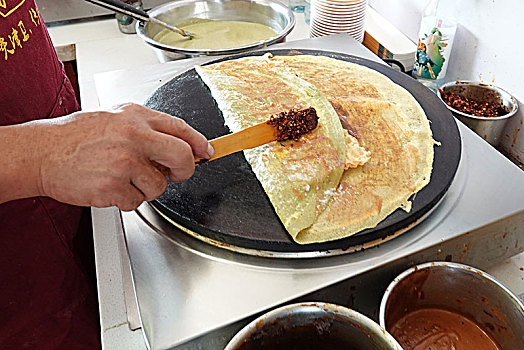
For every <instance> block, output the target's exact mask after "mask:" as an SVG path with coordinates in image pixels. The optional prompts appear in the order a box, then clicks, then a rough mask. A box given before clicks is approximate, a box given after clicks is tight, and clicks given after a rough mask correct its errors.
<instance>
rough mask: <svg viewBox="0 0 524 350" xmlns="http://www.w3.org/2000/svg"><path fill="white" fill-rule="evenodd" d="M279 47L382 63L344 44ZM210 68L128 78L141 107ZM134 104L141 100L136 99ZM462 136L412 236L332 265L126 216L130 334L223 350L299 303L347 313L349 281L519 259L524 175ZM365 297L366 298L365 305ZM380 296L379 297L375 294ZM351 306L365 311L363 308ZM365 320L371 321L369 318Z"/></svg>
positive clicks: (172, 68)
mask: <svg viewBox="0 0 524 350" xmlns="http://www.w3.org/2000/svg"><path fill="white" fill-rule="evenodd" d="M282 46H283V47H292V48H297V49H301V48H302V49H307V48H313V49H325V50H331V51H340V52H345V53H350V54H354V55H360V56H364V57H366V58H369V59H374V60H377V58H376V57H374V56H373V55H372V54H371V53H370V52H368V51H367V50H365V49H364V48H362V46H360V45H359V44H358V43H356V42H355V41H354V40H352V39H350V38H349V37H348V36H344V35H339V36H333V37H325V38H320V39H314V40H304V41H299V42H293V43H288V44H283V45H282ZM204 60H206V59H205V58H204V59H198V60H195V61H193V60H184V61H177V62H170V63H167V64H164V65H158V66H150V67H146V68H144V67H142V68H141V69H140V70H137V71H136V72H129V73H130V74H133V78H134V79H135V82H136V84H135V85H134V88H135V89H136V87H137V86H141V87H142V90H143V91H142V94H143V97H144V98H145V97H146V96H147V95H149V94H150V93H151V92H153V91H154V90H155V89H156V87H158V86H159V85H161V84H162V82H163V81H164V82H165V81H167V79H169V77H172V76H173V75H175V74H177V72H181V71H183V70H185V69H187V68H188V67H191V66H192V65H193V64H195V63H196V64H198V63H202V61H204ZM117 76H118V77H122V78H124V77H125V75H123V74H121V73H119V74H118V75H115V76H112V77H109V76H106V77H105V79H101V80H100V81H99V82H97V90H98V94H99V96H100V97H102V96H104V94H105V92H108V91H110V90H111V89H114V87H115V86H119V85H118V81H115V80H114V79H112V80H111V79H109V78H114V77H117ZM95 80H96V79H95ZM108 81H111V82H112V83H111V84H107V82H108ZM115 84H116V85H115ZM133 94H134V96H137V92H136V91H134V92H133ZM117 95H119V96H116V97H115V100H112V101H105V102H108V103H107V104H114V103H118V102H122V100H118V98H122V97H123V96H126V94H125V91H124V92H122V91H120V92H119V94H117ZM106 96H107V94H106ZM459 130H460V133H461V137H462V142H463V149H462V158H461V162H460V165H459V168H458V171H457V174H456V176H455V179H454V182H453V184H452V185H451V187H450V188H449V190H448V192H447V194H446V196H445V197H444V198H443V199H442V200H441V202H440V203H439V205H438V206H436V207H435V208H434V210H433V211H432V212H431V213H430V214H429V215H428V216H427V217H426V218H425V219H424V220H423V221H422V222H420V223H419V224H418V225H416V226H415V227H414V228H412V229H410V230H409V231H407V232H404V233H402V234H400V235H399V236H398V237H396V238H394V239H391V240H389V241H387V242H384V243H381V244H379V245H376V246H374V247H372V248H368V249H360V248H366V247H360V248H359V249H357V250H353V251H351V252H348V253H347V254H342V255H340V254H339V255H336V256H325V255H326V254H322V252H319V254H318V256H316V257H314V258H313V257H308V258H303V257H293V259H290V257H271V256H267V255H266V256H252V255H247V254H243V253H242V252H241V251H240V252H238V251H231V250H228V249H223V248H221V247H218V246H215V245H212V244H209V243H208V242H205V241H202V240H199V239H196V238H195V237H192V236H191V235H188V234H187V233H185V232H183V231H182V230H180V229H179V228H177V227H175V226H174V225H172V224H171V223H169V222H168V221H167V220H165V219H164V218H163V217H161V216H160V215H159V214H158V213H157V212H156V211H155V210H154V209H153V208H151V207H150V206H149V205H148V204H143V205H142V206H141V207H139V208H138V210H136V211H134V212H129V213H124V212H122V213H120V215H121V227H119V230H118V231H119V232H120V238H121V257H122V262H123V267H124V271H123V272H124V277H127V279H126V280H125V281H124V282H125V283H124V284H125V285H127V286H128V287H129V288H128V289H127V291H126V304H127V306H128V316H129V319H130V324H131V325H132V326H133V327H141V328H142V331H143V333H144V338H145V340H146V342H147V344H148V347H150V348H152V349H169V348H176V347H180V348H188V347H189V348H191V347H192V346H193V347H194V348H199V347H200V348H206V349H208V348H217V349H218V348H221V347H223V345H224V343H225V342H226V341H227V339H228V337H229V336H232V334H231V333H232V332H234V331H235V330H236V329H238V327H240V326H241V325H242V324H244V323H245V322H247V320H249V319H250V318H252V317H253V316H254V315H256V314H258V313H260V312H263V311H265V310H268V309H270V308H272V307H275V306H278V305H280V304H283V303H287V302H290V301H292V300H296V299H298V298H317V299H319V298H323V299H324V300H326V301H332V302H339V303H345V304H346V305H347V304H348V303H349V304H351V303H350V302H348V301H347V300H349V299H350V298H349V295H350V294H352V293H353V294H354V293H355V292H356V291H355V290H350V289H347V288H349V287H348V284H347V283H348V282H347V281H354V280H355V279H356V278H361V281H360V282H359V283H360V284H361V286H362V285H363V283H367V285H373V283H371V282H370V281H373V282H375V280H374V279H373V278H374V277H373V273H374V271H379V270H388V269H389V270H388V271H391V269H392V268H393V267H395V268H396V269H398V268H403V267H404V266H408V265H410V264H413V263H418V262H421V261H428V260H445V259H447V260H453V261H462V262H465V263H470V264H472V265H475V266H477V267H483V266H486V264H488V263H489V261H490V259H491V261H495V260H496V261H500V260H501V259H503V258H505V257H508V256H511V255H514V254H516V253H517V252H519V251H522V248H520V247H519V244H518V241H519V240H520V242H523V241H524V224H523V222H524V218H523V217H524V172H522V170H520V169H519V168H518V167H516V166H515V165H514V164H513V163H511V162H510V161H509V160H507V159H506V158H505V157H503V156H502V155H501V154H500V153H498V152H497V151H496V150H495V149H494V148H492V147H491V146H490V145H489V144H488V143H486V142H485V141H484V140H482V139H481V138H479V137H478V136H477V135H476V134H474V133H473V132H472V131H470V130H469V129H468V128H467V127H465V126H464V125H462V124H461V123H459ZM508 242H511V243H508ZM401 266H402V267H401ZM362 276H364V277H362ZM366 276H367V277H366ZM387 276H388V277H387V278H389V276H391V278H393V277H394V274H393V275H391V274H387ZM377 284H378V282H377ZM366 289H367V287H364V288H363V289H362V288H361V289H360V293H361V294H360V295H362V293H366ZM382 291H383V290H380V288H378V290H375V294H376V293H379V294H380V293H381V292H382ZM369 294H372V293H371V292H369ZM348 298H349V299H348ZM363 304H365V303H363ZM347 306H353V307H355V308H356V309H357V310H359V305H347ZM133 307H135V308H136V311H137V313H134V312H133V310H132V309H133ZM377 307H378V305H377ZM371 308H372V307H371ZM359 311H361V312H364V313H368V314H369V313H372V310H371V309H369V310H359ZM202 344H208V345H202ZM209 344H213V345H209Z"/></svg>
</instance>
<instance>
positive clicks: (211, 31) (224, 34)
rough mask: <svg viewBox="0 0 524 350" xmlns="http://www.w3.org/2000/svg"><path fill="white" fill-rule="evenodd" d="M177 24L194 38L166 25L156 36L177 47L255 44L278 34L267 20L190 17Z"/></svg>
mask: <svg viewBox="0 0 524 350" xmlns="http://www.w3.org/2000/svg"><path fill="white" fill-rule="evenodd" d="M176 26H177V27H179V28H182V29H184V30H186V31H188V32H190V33H192V34H194V35H195V36H194V38H193V39H191V40H189V39H188V38H184V37H182V36H181V35H180V34H178V33H176V32H173V31H171V30H169V29H164V30H162V31H161V32H160V33H158V34H157V35H155V36H154V38H153V39H154V40H156V41H158V42H159V43H162V44H166V45H170V46H175V47H183V48H187V49H197V50H206V49H207V50H218V49H229V48H232V47H239V46H244V45H249V44H253V43H256V42H258V41H262V40H266V39H268V38H271V37H273V36H275V35H276V34H277V33H276V32H275V31H274V30H273V29H271V28H270V27H268V26H266V25H264V24H260V23H252V22H241V21H214V20H209V19H200V18H190V19H187V20H184V21H182V22H180V23H178V24H176Z"/></svg>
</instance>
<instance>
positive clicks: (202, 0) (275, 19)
mask: <svg viewBox="0 0 524 350" xmlns="http://www.w3.org/2000/svg"><path fill="white" fill-rule="evenodd" d="M148 14H149V16H150V17H156V18H158V19H160V20H162V21H164V22H167V23H169V24H172V25H177V24H179V23H181V22H184V21H187V20H191V19H194V18H197V19H202V20H214V21H242V22H251V23H258V24H262V25H266V26H268V27H269V28H271V29H273V31H275V32H276V34H275V35H272V36H271V37H268V38H267V39H264V40H259V41H256V42H253V43H250V44H246V45H242V46H236V47H229V48H224V49H221V48H219V49H217V48H214V49H208V48H204V49H194V48H185V47H179V46H172V45H168V44H165V43H161V42H159V41H158V40H156V39H155V37H157V35H158V34H159V33H160V32H161V31H162V30H163V29H164V28H163V27H161V26H159V25H158V24H154V23H142V22H138V23H137V28H136V29H137V30H136V32H137V34H138V36H139V37H140V38H141V39H142V40H144V41H145V42H146V43H147V44H149V45H151V46H152V47H153V48H154V50H155V53H156V55H157V57H158V59H159V60H160V61H161V62H166V61H170V60H175V59H180V58H187V57H195V56H204V55H208V56H215V55H228V54H234V53H239V52H244V51H249V50H253V49H258V48H263V47H266V46H269V45H271V44H274V43H278V42H283V41H284V40H285V37H286V36H287V35H288V34H289V33H290V32H291V30H292V29H293V28H294V26H295V17H294V15H293V11H291V10H290V9H289V7H287V6H285V5H283V4H282V3H280V2H277V1H272V0H197V1H194V0H179V1H174V2H169V3H166V4H163V5H160V6H157V7H155V8H153V9H151V10H150V11H148ZM184 29H185V28H184ZM226 46H227V45H226Z"/></svg>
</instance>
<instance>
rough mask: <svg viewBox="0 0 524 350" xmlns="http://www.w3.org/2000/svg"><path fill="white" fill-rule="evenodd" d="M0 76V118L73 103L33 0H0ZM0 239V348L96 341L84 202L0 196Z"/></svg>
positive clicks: (37, 114) (92, 344)
mask: <svg viewBox="0 0 524 350" xmlns="http://www.w3.org/2000/svg"><path fill="white" fill-rule="evenodd" d="M0 77H1V81H0V125H7V124H17V123H22V122H25V121H29V120H33V119H43V118H53V117H58V116H62V115H65V114H69V113H71V112H74V111H76V110H78V109H79V106H78V103H77V102H76V99H75V95H74V91H73V89H72V87H71V84H70V82H69V80H68V79H67V77H66V75H65V72H64V68H63V65H62V63H61V62H60V61H59V60H58V58H57V56H56V53H55V50H54V48H53V45H52V42H51V39H50V38H49V34H48V33H47V30H46V28H45V25H44V23H43V21H42V18H41V16H40V13H39V12H38V9H37V7H36V5H35V2H34V0H4V1H0ZM13 147H16V145H13ZM20 176H23V174H20ZM86 214H87V215H86ZM0 245H1V251H0V348H1V349H24V348H29V349H97V348H100V340H99V336H100V330H99V318H98V304H97V299H96V283H95V282H94V279H93V271H94V261H93V256H92V254H93V248H92V235H91V224H90V219H89V212H88V209H87V208H80V207H74V206H70V205H66V204H63V203H59V202H57V201H54V200H52V199H50V198H45V197H37V198H28V199H22V200H16V201H12V202H8V203H4V204H1V205H0Z"/></svg>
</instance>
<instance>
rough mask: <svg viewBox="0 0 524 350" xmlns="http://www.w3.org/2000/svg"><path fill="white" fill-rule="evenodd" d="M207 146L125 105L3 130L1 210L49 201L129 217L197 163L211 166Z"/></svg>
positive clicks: (172, 121) (169, 121) (189, 131)
mask: <svg viewBox="0 0 524 350" xmlns="http://www.w3.org/2000/svg"><path fill="white" fill-rule="evenodd" d="M212 153H213V149H212V147H211V146H210V145H209V143H208V142H207V140H206V138H205V137H204V136H203V135H201V134H200V133H198V132H197V131H195V130H194V129H193V128H191V127H190V126H189V125H187V124H186V123H185V122H184V121H183V120H181V119H179V118H174V117H172V116H169V115H167V114H164V113H159V112H156V111H153V110H150V109H148V108H145V107H142V106H139V105H135V104H129V105H124V106H121V107H119V108H118V109H115V110H113V111H98V112H78V113H74V114H71V115H68V116H65V117H61V118H56V119H46V120H38V121H33V122H28V123H24V124H19V125H12V126H2V127H0V161H1V163H2V164H1V166H0V203H3V202H7V201H10V200H14V199H19V198H27V197H33V196H48V197H52V198H54V199H56V200H58V201H61V202H65V203H70V204H75V205H83V206H95V207H108V206H113V205H114V206H117V207H119V208H120V209H122V210H133V209H135V208H136V207H137V206H138V205H140V203H142V202H143V201H144V200H152V199H154V198H156V197H157V196H159V195H160V194H162V193H163V192H164V190H165V188H166V186H167V181H166V179H165V178H164V176H163V175H162V174H161V173H160V171H158V170H157V169H156V168H155V167H154V166H153V164H152V161H154V162H157V163H160V164H162V165H164V166H166V167H168V168H170V175H169V177H170V179H171V180H172V181H183V180H185V179H187V178H189V177H190V176H192V175H193V172H194V170H195V167H194V155H196V156H199V157H203V158H209V157H211V156H212V155H213V154H212Z"/></svg>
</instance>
